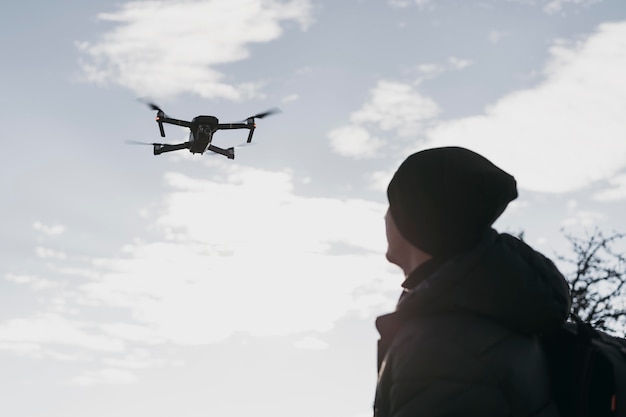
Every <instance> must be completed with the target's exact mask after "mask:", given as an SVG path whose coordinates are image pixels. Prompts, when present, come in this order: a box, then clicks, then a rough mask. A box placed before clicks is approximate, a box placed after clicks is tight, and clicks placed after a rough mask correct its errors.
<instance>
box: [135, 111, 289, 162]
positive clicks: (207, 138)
mask: <svg viewBox="0 0 626 417" xmlns="http://www.w3.org/2000/svg"><path fill="white" fill-rule="evenodd" d="M147 104H148V106H150V108H151V109H152V110H156V112H157V115H156V122H157V123H158V125H159V131H160V132H161V137H165V129H164V128H163V124H164V123H169V124H173V125H178V126H183V127H187V128H189V130H190V132H189V141H187V142H183V143H178V144H166V143H144V142H134V143H140V144H149V145H152V146H153V147H154V148H153V150H154V151H153V152H154V154H155V155H160V154H162V153H164V152H171V151H178V150H181V149H188V150H189V152H191V153H194V154H195V153H199V154H203V153H205V152H206V151H211V152H215V153H218V154H221V155H224V156H226V157H227V158H228V159H234V158H235V149H234V148H232V147H231V148H226V149H224V148H220V147H218V146H215V145H213V144H212V143H211V142H212V141H213V134H214V133H215V132H216V131H218V130H227V129H248V130H249V133H248V139H247V141H246V143H250V142H251V141H252V135H253V134H254V129H255V128H256V123H255V119H257V118H258V119H261V118H263V117H265V116H269V115H271V114H274V113H277V112H278V111H279V110H278V109H272V110H269V111H266V112H263V113H259V114H256V115H254V116H250V117H248V118H247V119H246V120H243V121H240V122H234V123H220V122H219V120H218V118H217V117H215V116H196V117H194V118H193V119H192V120H191V121H190V122H188V121H185V120H179V119H173V118H171V117H168V116H167V115H166V114H165V113H164V112H163V110H161V109H160V108H159V107H158V106H157V105H155V104H152V103H147Z"/></svg>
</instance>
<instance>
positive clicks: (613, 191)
mask: <svg viewBox="0 0 626 417" xmlns="http://www.w3.org/2000/svg"><path fill="white" fill-rule="evenodd" d="M608 182H609V187H608V188H605V189H604V190H601V191H598V192H597V193H595V194H594V195H593V199H594V200H597V201H619V200H624V199H626V174H620V175H617V176H615V177H613V178H609V179H608Z"/></svg>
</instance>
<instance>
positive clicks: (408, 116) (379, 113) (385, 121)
mask: <svg viewBox="0 0 626 417" xmlns="http://www.w3.org/2000/svg"><path fill="white" fill-rule="evenodd" d="M438 113H439V107H438V106H437V104H436V103H435V102H434V101H433V100H432V99H431V98H429V97H426V96H424V95H422V94H421V93H420V92H419V91H417V89H416V88H415V87H413V86H411V85H408V84H403V83H399V82H393V81H386V80H381V81H379V82H378V84H377V85H376V86H375V87H374V88H373V89H372V90H371V91H370V98H369V100H368V101H367V102H366V103H364V104H363V106H362V107H361V108H360V109H358V110H356V111H355V112H353V113H352V114H351V115H350V122H351V123H350V124H349V125H346V126H342V127H339V128H337V129H334V130H332V131H330V132H329V133H328V137H329V139H330V144H331V148H332V149H333V151H335V152H336V153H338V154H340V155H343V156H350V157H353V158H365V157H370V158H371V157H374V156H375V155H377V154H378V153H377V151H378V150H379V149H380V148H382V147H383V146H384V145H385V144H386V143H385V142H383V141H381V140H380V139H378V138H376V137H375V136H374V135H373V134H372V133H371V132H370V130H379V131H382V133H385V132H390V131H391V132H393V133H394V134H396V135H398V136H401V137H410V136H414V135H416V134H417V133H418V132H419V131H420V130H422V129H423V128H424V126H425V125H426V123H428V122H429V121H430V120H431V119H433V118H434V117H435V116H436V115H437V114H438ZM385 134H386V135H388V133H385Z"/></svg>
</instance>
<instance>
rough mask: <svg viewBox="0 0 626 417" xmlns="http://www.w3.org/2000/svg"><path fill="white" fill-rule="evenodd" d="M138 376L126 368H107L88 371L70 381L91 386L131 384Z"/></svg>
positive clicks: (74, 383)
mask: <svg viewBox="0 0 626 417" xmlns="http://www.w3.org/2000/svg"><path fill="white" fill-rule="evenodd" d="M137 380H138V378H137V377H136V376H135V375H134V374H133V373H132V372H130V371H128V370H126V369H115V368H107V369H101V370H98V371H88V372H85V373H84V374H83V375H80V376H77V377H74V378H72V380H71V381H70V382H71V383H72V384H73V385H80V386H84V387H87V386H92V385H101V384H116V385H119V384H122V385H127V384H132V383H134V382H136V381H137Z"/></svg>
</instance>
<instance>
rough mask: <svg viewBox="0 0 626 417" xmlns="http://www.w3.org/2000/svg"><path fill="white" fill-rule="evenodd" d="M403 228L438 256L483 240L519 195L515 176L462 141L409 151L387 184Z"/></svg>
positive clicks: (419, 245)
mask: <svg viewBox="0 0 626 417" xmlns="http://www.w3.org/2000/svg"><path fill="white" fill-rule="evenodd" d="M387 198H388V199H389V209H390V211H391V215H392V217H393V220H394V221H395V223H396V226H397V228H398V230H399V232H400V233H401V234H402V236H404V238H405V239H407V240H408V241H409V242H411V243H412V244H413V245H415V246H416V247H417V248H419V249H421V250H423V251H424V252H426V253H428V254H430V255H432V256H433V257H449V256H452V255H454V254H456V253H459V252H462V251H465V250H468V249H470V248H472V247H473V246H474V245H476V244H477V243H478V241H479V240H480V238H481V237H482V235H483V234H484V232H485V231H487V230H488V229H489V228H490V227H491V225H492V224H493V222H495V221H496V219H497V218H498V217H499V216H500V215H501V214H502V212H503V211H504V209H505V208H506V206H507V205H508V203H509V202H511V201H513V200H515V199H516V198H517V187H516V182H515V179H514V178H513V177H512V176H511V175H509V174H507V173H506V172H504V171H503V170H501V169H500V168H498V167H497V166H495V165H494V164H492V163H491V162H490V161H489V160H487V159H486V158H484V157H483V156H481V155H479V154H477V153H475V152H472V151H470V150H468V149H464V148H460V147H444V148H433V149H426V150H423V151H420V152H417V153H414V154H412V155H410V156H409V157H408V158H407V159H406V160H405V161H404V162H403V163H402V164H401V165H400V167H399V168H398V170H397V171H396V173H395V174H394V176H393V178H392V179H391V182H390V183H389V187H388V188H387Z"/></svg>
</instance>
